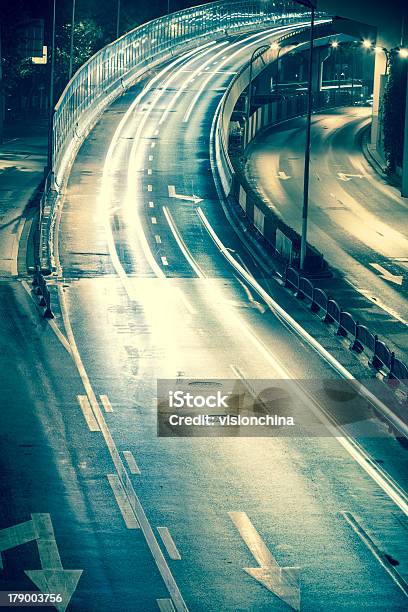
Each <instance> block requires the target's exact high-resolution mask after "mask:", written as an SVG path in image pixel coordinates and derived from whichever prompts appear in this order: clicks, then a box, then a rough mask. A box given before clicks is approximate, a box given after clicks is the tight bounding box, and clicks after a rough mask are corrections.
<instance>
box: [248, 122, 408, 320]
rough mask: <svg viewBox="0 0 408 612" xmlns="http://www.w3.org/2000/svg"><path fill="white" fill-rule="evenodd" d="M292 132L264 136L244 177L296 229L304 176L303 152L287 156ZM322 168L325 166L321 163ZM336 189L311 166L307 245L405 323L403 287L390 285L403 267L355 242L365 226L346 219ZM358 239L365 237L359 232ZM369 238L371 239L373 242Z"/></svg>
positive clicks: (392, 259) (292, 135)
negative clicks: (282, 173)
mask: <svg viewBox="0 0 408 612" xmlns="http://www.w3.org/2000/svg"><path fill="white" fill-rule="evenodd" d="M296 131H297V130H292V129H290V130H289V131H287V132H279V131H276V130H274V131H272V132H271V133H270V134H269V135H268V136H267V141H266V142H267V144H265V148H263V149H262V150H260V149H257V150H255V149H253V151H254V153H253V155H251V156H250V159H249V161H248V164H247V177H248V179H249V181H250V183H251V184H252V186H253V188H254V189H255V190H256V191H257V192H258V193H259V194H260V195H261V197H263V198H264V199H265V200H266V201H268V202H270V203H271V206H272V207H273V208H274V210H275V211H276V212H277V213H278V214H280V215H281V216H282V217H283V219H284V220H285V221H286V222H288V223H289V225H291V226H292V227H294V228H295V229H296V228H297V229H299V227H300V226H299V224H300V217H299V214H298V207H297V205H296V202H299V201H300V200H299V198H300V197H301V193H302V191H301V190H302V181H301V179H300V178H299V177H300V176H301V172H303V170H302V171H301V151H300V149H299V150H296V151H297V152H293V153H290V151H291V146H292V145H291V143H292V141H294V140H295V139H296V138H295V137H296ZM299 146H300V145H299ZM281 150H285V151H288V152H286V153H285V159H286V163H285V162H283V161H281V160H279V156H280V151H281ZM288 158H290V159H288ZM294 163H296V164H298V165H297V171H296V170H294V168H293V166H292V164H294ZM322 168H324V163H323V162H322ZM279 172H284V174H285V176H282V177H281V176H280V175H279ZM316 172H318V176H316ZM287 177H290V179H289V178H287ZM330 180H331V181H333V180H336V179H333V178H332V179H330ZM336 188H337V184H336V185H333V186H332V187H331V184H329V180H328V181H325V180H323V179H321V177H320V170H318V168H317V167H315V169H314V170H313V171H312V173H311V191H310V217H309V236H310V241H311V243H312V244H317V245H319V249H320V250H321V251H322V252H323V253H324V254H325V256H326V258H327V260H328V261H329V263H331V264H332V265H333V266H334V267H336V268H337V269H339V270H340V271H341V270H347V277H348V279H349V280H351V282H352V283H353V285H354V286H356V287H357V288H358V290H359V291H361V292H363V293H364V295H367V296H368V297H369V298H371V296H373V299H375V300H376V301H377V302H378V303H379V305H380V306H381V307H382V308H385V309H387V310H388V309H390V308H391V309H392V312H391V311H390V312H391V314H393V315H394V314H396V315H397V316H398V317H399V318H400V319H402V320H403V321H405V320H406V318H405V310H406V308H405V284H402V285H400V284H399V282H398V283H396V282H394V276H393V275H397V276H396V280H398V279H399V275H401V276H403V275H404V271H403V269H402V267H401V264H400V263H398V262H396V261H395V260H394V258H393V257H390V258H387V259H385V260H384V257H383V256H381V255H379V254H378V253H377V252H376V251H375V250H373V249H372V248H370V247H369V246H367V245H365V244H364V242H360V241H359V240H356V239H355V236H354V235H351V234H350V233H349V231H351V229H352V231H353V234H355V233H356V232H360V233H362V228H365V224H364V223H362V222H361V221H359V218H358V217H357V218H355V219H354V217H353V216H352V218H353V219H354V222H353V223H352V222H351V221H350V219H351V217H350V209H349V207H347V206H345V204H344V202H343V201H341V200H337V199H336V197H335V189H336ZM328 203H329V204H328ZM345 223H346V226H345V227H344V226H343V225H344V224H345ZM356 228H360V229H356ZM368 229H370V228H368ZM378 229H379V231H380V230H381V229H383V224H382V223H380V224H379V226H378ZM367 236H368V237H372V231H368V232H367ZM362 237H364V234H363V233H362ZM379 238H381V237H380V236H379ZM373 240H374V238H372V240H371V242H372V241H373ZM389 243H390V241H387V244H389ZM392 255H395V252H392ZM402 257H403V253H402ZM370 264H375V265H376V266H377V265H378V266H382V267H384V266H385V267H386V268H385V269H384V270H381V268H379V271H378V270H376V271H374V269H375V268H374V267H373V266H371V265H370ZM361 266H363V267H361ZM387 273H388V275H390V277H388V275H387ZM383 276H386V277H387V279H386V280H384V278H383Z"/></svg>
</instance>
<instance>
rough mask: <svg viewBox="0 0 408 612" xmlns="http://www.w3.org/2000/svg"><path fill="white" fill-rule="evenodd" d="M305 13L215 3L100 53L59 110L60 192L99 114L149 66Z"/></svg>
mask: <svg viewBox="0 0 408 612" xmlns="http://www.w3.org/2000/svg"><path fill="white" fill-rule="evenodd" d="M304 14H305V9H303V8H302V6H301V5H298V4H296V3H295V2H287V1H285V0H276V1H270V0H238V1H228V0H227V1H218V2H211V3H209V4H204V5H201V6H197V7H194V8H190V9H185V10H183V11H179V12H177V13H172V14H170V15H166V16H164V17H160V18H159V19H155V20H153V21H150V22H149V23H146V24H143V25H141V26H139V27H137V28H135V29H134V30H132V31H130V32H128V33H127V34H124V35H123V36H122V37H121V38H119V39H117V40H115V41H114V42H112V43H111V44H109V45H107V46H106V47H104V48H103V49H101V50H100V51H98V52H97V53H96V54H95V55H94V56H93V57H91V58H90V59H89V60H88V62H86V63H85V64H84V65H83V66H81V68H79V70H78V71H77V72H76V73H75V75H74V76H73V78H72V79H71V80H70V81H69V83H68V84H67V86H66V88H65V89H64V91H63V93H62V95H61V97H60V99H59V100H58V103H57V105H56V107H55V112H54V120H53V172H54V176H55V180H56V184H57V187H58V185H59V184H60V183H61V181H62V177H63V173H64V170H65V167H66V163H67V161H68V160H69V159H70V158H71V157H72V153H73V152H75V148H76V147H75V142H76V141H78V140H79V141H81V140H83V137H84V135H86V132H87V131H88V129H89V126H90V125H91V124H92V123H93V122H94V119H95V115H98V114H99V112H100V111H101V110H103V108H105V107H106V106H107V105H108V104H109V103H110V102H111V101H112V99H113V98H114V97H115V96H117V95H118V94H119V93H120V92H121V91H123V89H124V88H125V87H127V86H129V85H130V84H131V83H132V81H134V80H135V79H136V77H137V75H138V74H140V73H141V72H142V71H143V69H144V68H145V67H146V66H147V65H151V64H152V62H157V61H158V60H162V59H163V58H165V57H166V56H169V55H171V53H172V52H173V51H174V50H175V49H176V48H177V47H179V46H180V45H188V44H190V45H192V44H194V43H195V41H197V40H199V39H201V38H205V37H211V38H214V37H215V36H217V35H224V33H225V32H228V33H229V32H238V31H242V30H245V31H246V30H251V29H254V28H259V27H260V26H262V27H263V26H265V27H267V26H270V25H271V24H273V23H277V24H280V23H291V22H294V21H296V20H297V19H298V18H299V17H300V16H303V17H304Z"/></svg>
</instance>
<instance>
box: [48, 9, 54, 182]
mask: <svg viewBox="0 0 408 612" xmlns="http://www.w3.org/2000/svg"><path fill="white" fill-rule="evenodd" d="M55 3H56V0H53V3H52V35H51V65H50V98H49V113H48V160H47V162H48V164H47V165H48V172H49V174H50V177H51V187H52V185H53V184H54V177H53V174H54V164H53V120H54V66H55Z"/></svg>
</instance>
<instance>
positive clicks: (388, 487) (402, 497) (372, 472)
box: [197, 207, 408, 515]
mask: <svg viewBox="0 0 408 612" xmlns="http://www.w3.org/2000/svg"><path fill="white" fill-rule="evenodd" d="M197 214H198V215H199V217H200V219H201V220H202V222H203V224H204V227H205V228H206V229H207V231H208V233H209V234H210V236H211V237H212V239H213V241H214V243H215V244H216V245H217V247H218V249H219V251H220V252H221V253H222V254H223V255H224V257H225V258H226V259H227V260H228V261H229V263H230V264H231V265H232V266H233V268H235V270H236V271H237V272H239V274H240V275H241V277H242V278H244V279H245V280H246V281H247V282H248V283H249V285H250V286H251V287H252V288H253V289H255V291H256V292H257V293H258V295H260V297H261V298H262V299H263V300H264V302H265V303H266V304H267V305H268V306H269V307H270V309H271V310H272V312H274V313H275V315H276V316H277V317H278V319H279V320H280V321H282V323H283V324H284V325H286V326H287V327H288V328H289V329H291V330H293V331H294V332H295V333H296V334H297V335H298V336H300V337H301V338H303V339H304V340H306V342H307V344H308V345H309V346H311V347H312V348H314V349H315V350H316V352H317V353H318V354H320V355H321V356H322V357H323V358H324V359H325V361H327V363H329V364H330V365H331V366H332V367H333V369H335V370H336V371H337V372H338V373H339V374H341V375H342V376H343V378H345V379H347V380H351V381H354V378H353V377H352V376H351V374H350V373H349V372H348V371H347V370H346V369H345V368H344V367H343V366H342V365H341V364H340V363H338V362H337V360H335V359H334V357H333V356H332V355H330V353H328V351H326V349H324V348H323V347H322V346H321V345H320V344H319V343H318V342H317V341H316V340H315V339H314V338H312V336H310V335H309V334H308V333H307V332H306V331H305V330H304V329H303V328H302V327H301V326H300V325H299V324H298V323H297V322H296V321H295V320H294V319H293V318H292V317H291V316H290V315H289V314H288V313H287V312H286V311H285V310H284V309H283V308H282V307H281V306H279V304H278V303H277V302H275V300H273V299H272V298H271V296H270V295H269V294H268V293H266V291H265V290H264V289H263V288H262V287H261V286H260V285H259V283H258V282H257V281H256V280H255V279H254V278H253V277H252V276H251V275H250V274H248V272H247V271H246V270H245V269H244V268H243V267H242V266H241V265H240V264H239V263H238V262H237V261H236V260H235V259H234V257H233V256H232V255H231V253H230V251H229V249H227V248H226V247H225V246H224V244H223V243H222V242H221V240H220V239H219V237H218V236H217V234H216V233H215V231H214V229H213V228H212V226H211V225H210V223H209V222H208V220H207V218H206V216H205V214H204V213H203V211H202V210H201V208H200V207H199V208H197ZM242 330H243V332H244V333H245V335H246V336H247V337H248V338H249V339H250V340H251V342H252V343H253V344H254V345H255V346H256V347H257V348H258V350H259V351H260V352H262V353H263V354H264V355H265V357H266V358H267V359H268V360H269V361H270V362H271V364H272V365H273V367H274V368H275V370H276V371H277V372H278V373H279V375H280V377H281V378H283V379H291V378H292V377H291V375H290V373H289V371H288V370H287V369H286V368H285V367H284V366H282V364H281V363H280V362H279V361H278V360H277V359H276V358H275V357H274V356H273V355H272V354H271V353H270V351H269V349H268V348H267V347H266V346H265V345H264V344H263V342H261V340H259V338H257V337H256V336H255V334H253V333H252V332H251V330H250V329H249V328H247V327H246V325H244V324H243V323H242ZM295 389H297V390H298V391H297V393H298V395H299V399H300V401H302V402H303V403H305V402H306V403H307V405H308V406H309V407H310V409H311V410H312V412H313V413H314V414H315V415H316V416H317V417H318V418H319V420H320V421H321V422H322V423H323V425H324V426H325V427H326V428H327V430H328V432H329V434H331V435H333V437H334V438H335V439H336V440H337V441H338V442H339V443H340V444H341V446H343V448H344V449H345V450H346V451H347V452H348V454H349V455H350V456H351V457H352V458H353V459H354V460H355V461H356V462H357V463H358V464H359V465H360V466H361V467H362V468H363V469H364V470H365V472H366V473H367V474H368V475H369V476H370V477H371V478H372V480H374V482H376V483H377V485H378V486H379V487H380V488H381V489H382V490H383V491H384V492H385V493H386V494H387V495H388V496H389V498H390V499H391V500H392V501H393V502H394V503H395V504H396V505H397V506H398V507H399V508H400V509H401V510H402V512H404V514H406V515H408V498H407V496H406V494H405V493H404V492H403V491H402V490H401V489H400V487H399V486H398V485H397V483H395V482H394V481H393V479H392V478H391V477H390V476H389V475H388V474H387V473H386V472H384V470H382V469H381V468H380V466H378V465H377V464H374V463H373V462H372V461H371V459H370V457H369V456H368V455H367V453H365V451H364V450H363V449H362V448H361V447H360V446H359V445H358V444H357V442H356V441H355V440H353V439H352V438H351V437H350V436H349V435H348V434H347V433H346V432H345V430H344V429H343V428H342V427H341V426H340V425H339V424H338V423H337V422H336V421H335V420H334V419H333V417H332V416H331V415H330V414H329V413H328V412H327V411H326V410H325V409H324V407H323V406H321V405H320V404H319V403H318V402H316V401H315V400H314V399H312V398H310V397H308V395H307V393H306V391H305V389H301V388H300V386H299V385H296V387H295ZM358 390H359V391H361V392H362V395H364V396H365V397H366V399H368V401H369V402H370V403H374V405H375V403H377V402H379V400H377V398H375V397H374V395H373V394H371V392H369V391H368V390H367V389H365V387H363V386H362V385H359V387H358ZM363 392H364V393H363ZM384 410H388V411H389V409H388V408H387V407H386V406H384Z"/></svg>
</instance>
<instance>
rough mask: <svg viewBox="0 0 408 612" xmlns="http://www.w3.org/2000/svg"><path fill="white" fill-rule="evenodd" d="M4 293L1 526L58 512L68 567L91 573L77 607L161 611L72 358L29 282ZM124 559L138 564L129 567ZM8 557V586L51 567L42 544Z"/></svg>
mask: <svg viewBox="0 0 408 612" xmlns="http://www.w3.org/2000/svg"><path fill="white" fill-rule="evenodd" d="M0 293H1V299H0V309H1V313H0V314H1V316H0V322H1V323H0V325H1V335H0V337H1V344H2V347H1V348H2V351H1V352H2V355H3V358H2V365H1V368H0V371H1V374H0V377H1V389H2V400H1V405H2V422H3V428H2V431H3V434H2V436H1V438H2V454H1V466H2V469H1V481H0V487H1V498H2V500H3V503H2V505H1V512H0V521H1V523H0V530H1V529H4V528H7V527H12V526H14V525H16V524H19V523H22V522H26V521H30V520H31V515H32V514H33V513H44V514H46V515H47V516H49V517H50V520H51V522H52V526H53V529H54V533H55V540H56V545H57V548H58V552H59V555H60V557H61V562H62V566H63V568H64V569H66V570H71V569H72V570H82V575H81V577H80V580H79V583H78V586H77V589H76V591H75V592H74V594H73V598H72V601H71V604H70V609H73V610H84V609H87V610H95V611H96V610H98V609H101V608H104V607H105V606H109V607H110V609H112V610H115V609H116V610H120V609H124V608H125V609H126V608H128V609H129V608H131V607H132V605H134V603H135V602H139V603H140V606H142V607H143V609H146V610H155V609H156V607H157V605H156V602H155V597H154V594H152V593H146V592H145V588H144V585H145V583H146V580H147V579H149V580H151V584H152V592H153V591H154V590H155V591H156V593H157V594H158V595H157V596H166V590H165V588H164V586H163V583H162V582H161V579H160V577H159V576H158V574H157V571H156V569H155V566H154V564H153V562H152V560H151V558H150V556H149V552H148V550H147V549H146V545H145V543H144V540H143V539H142V537H141V534H140V530H138V531H132V532H129V531H128V530H127V529H126V527H125V525H124V522H123V518H122V516H121V513H120V510H119V508H118V506H117V503H116V501H115V498H114V496H113V493H112V490H111V488H110V486H109V483H108V480H107V474H109V473H111V472H113V466H112V463H111V461H110V458H109V456H108V454H107V452H106V450H105V449H104V446H103V444H102V440H101V438H100V433H98V432H93V431H92V432H91V431H90V430H89V428H88V427H87V424H86V422H85V419H84V417H83V414H82V412H81V409H80V406H79V404H78V399H77V396H79V395H84V391H83V388H82V385H81V381H80V379H79V376H78V374H77V372H76V370H75V368H74V367H73V364H72V360H71V358H70V356H69V355H68V353H67V352H66V350H65V348H63V347H62V345H61V344H60V343H59V341H58V340H57V338H56V337H55V335H54V333H53V331H52V330H51V328H50V327H49V325H48V323H47V322H46V321H44V320H42V319H40V318H39V314H38V312H37V310H36V308H34V305H33V304H32V303H31V300H30V298H29V297H28V295H27V293H26V292H25V290H24V288H23V287H22V285H21V283H20V282H17V281H16V282H15V283H5V282H4V281H3V282H1V283H0ZM130 533H131V536H130ZM124 555H126V558H127V560H128V564H127V565H126V566H125V567H123V566H122V568H121V569H119V568H120V565H121V560H122V559H123V556H124ZM2 557H3V566H4V570H3V572H2V576H1V589H2V590H8V589H10V590H11V591H16V590H20V591H21V590H25V591H32V590H34V589H35V588H36V587H35V586H34V585H33V583H32V582H31V581H30V580H29V579H28V577H27V576H26V575H25V574H24V571H25V570H31V569H39V568H41V565H40V563H39V559H38V552H37V546H36V544H35V542H30V543H28V544H25V545H24V546H23V547H21V546H17V547H15V548H12V549H10V550H8V551H5V552H3V553H2ZM140 559H143V564H142V565H140ZM136 561H137V563H136ZM129 585H133V586H132V588H131V589H130V588H129ZM62 587H63V584H61V588H62Z"/></svg>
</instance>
